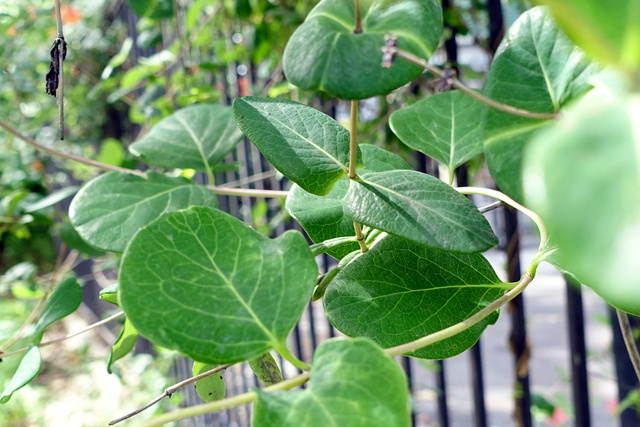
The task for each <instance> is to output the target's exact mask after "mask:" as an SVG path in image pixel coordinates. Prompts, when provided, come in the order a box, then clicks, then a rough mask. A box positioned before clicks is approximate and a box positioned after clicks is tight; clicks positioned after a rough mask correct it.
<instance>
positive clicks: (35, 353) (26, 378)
mask: <svg viewBox="0 0 640 427" xmlns="http://www.w3.org/2000/svg"><path fill="white" fill-rule="evenodd" d="M41 365H42V357H41V356H40V350H39V349H38V347H35V346H31V348H29V350H27V353H26V354H25V355H24V357H23V358H22V360H21V361H20V365H19V366H18V370H17V371H16V372H15V374H13V378H11V381H9V384H8V385H7V386H6V387H5V389H4V391H3V392H2V394H0V404H4V403H7V402H8V401H9V399H11V396H12V395H13V393H14V392H15V391H17V390H19V389H21V388H22V387H24V386H26V385H27V384H29V383H30V382H31V381H32V380H33V379H34V378H35V377H36V375H38V372H40V366H41Z"/></svg>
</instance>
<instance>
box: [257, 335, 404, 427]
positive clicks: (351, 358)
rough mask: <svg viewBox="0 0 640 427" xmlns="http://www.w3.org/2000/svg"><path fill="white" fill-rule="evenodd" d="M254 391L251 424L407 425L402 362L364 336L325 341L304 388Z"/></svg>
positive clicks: (310, 426) (313, 426) (304, 426)
mask: <svg viewBox="0 0 640 427" xmlns="http://www.w3.org/2000/svg"><path fill="white" fill-rule="evenodd" d="M256 391H257V392H258V402H257V403H256V406H255V414H254V416H253V424H252V425H253V426H254V427H273V426H278V427H318V426H327V427H362V426H367V427H390V426H393V427H404V426H407V427H408V426H410V425H411V417H410V412H409V392H408V387H407V379H406V376H405V375H404V372H403V371H402V368H400V366H399V365H398V364H397V363H396V362H395V361H394V360H393V359H392V358H391V357H389V356H387V355H386V354H385V353H384V352H383V351H382V350H381V349H380V347H378V346H377V345H375V344H374V343H372V342H371V341H369V340H367V339H362V338H361V339H352V340H346V339H333V340H329V341H325V342H324V343H322V344H321V345H320V347H318V349H317V350H316V352H315V354H314V356H313V365H312V367H311V380H310V381H309V387H307V389H305V390H299V391H294V392H291V391H289V392H275V393H267V392H264V391H260V390H259V389H258V390H256Z"/></svg>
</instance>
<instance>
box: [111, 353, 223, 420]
mask: <svg viewBox="0 0 640 427" xmlns="http://www.w3.org/2000/svg"><path fill="white" fill-rule="evenodd" d="M231 366H233V365H232V364H230V365H220V366H218V367H216V368H213V369H210V370H208V371H207V372H203V373H201V374H199V375H196V376H193V377H191V378H187V379H186V380H183V381H180V382H179V383H176V384H174V385H172V386H171V387H167V388H166V389H165V390H164V393H162V394H161V395H159V396H158V397H156V398H155V399H153V400H152V401H150V402H149V403H147V404H146V405H144V406H142V407H140V408H138V409H136V410H135V411H133V412H130V413H128V414H127V415H124V416H122V417H120V418H116V419H115V420H113V421H110V422H109V425H110V426H112V425H115V424H118V423H119V422H121V421H124V420H127V419H129V418H131V417H133V416H135V415H138V414H139V413H140V412H142V411H144V410H146V409H149V408H150V407H152V406H153V405H155V404H156V403H158V402H160V401H161V400H162V399H164V398H165V397H171V395H172V394H173V393H175V392H176V391H178V390H180V389H181V388H182V387H185V386H187V385H189V384H192V383H194V382H196V381H199V380H201V379H203V378H206V377H208V376H210V375H213V374H215V373H218V372H220V371H224V370H225V369H227V368H230V367H231Z"/></svg>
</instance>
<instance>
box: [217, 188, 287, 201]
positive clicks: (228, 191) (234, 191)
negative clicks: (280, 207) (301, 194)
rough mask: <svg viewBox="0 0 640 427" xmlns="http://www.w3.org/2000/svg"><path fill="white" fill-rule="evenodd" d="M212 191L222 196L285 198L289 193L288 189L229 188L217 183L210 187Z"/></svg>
mask: <svg viewBox="0 0 640 427" xmlns="http://www.w3.org/2000/svg"><path fill="white" fill-rule="evenodd" d="M208 188H209V189H210V190H211V191H213V192H214V193H216V194H220V195H221V196H245V197H264V198H281V199H284V198H286V197H287V196H288V195H289V192H288V191H280V190H253V189H251V188H227V187H220V186H215V185H210V186H209V187H208Z"/></svg>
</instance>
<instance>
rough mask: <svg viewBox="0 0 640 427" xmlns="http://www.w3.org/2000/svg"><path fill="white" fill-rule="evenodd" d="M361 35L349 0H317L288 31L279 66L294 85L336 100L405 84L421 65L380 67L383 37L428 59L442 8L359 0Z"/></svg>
mask: <svg viewBox="0 0 640 427" xmlns="http://www.w3.org/2000/svg"><path fill="white" fill-rule="evenodd" d="M360 5H361V17H362V33H360V34H354V29H355V8H354V2H353V1H337V0H323V1H321V2H320V3H319V4H318V5H317V6H316V7H315V8H314V9H313V10H312V11H311V12H310V13H309V15H308V16H307V19H306V20H305V22H304V23H303V24H302V25H301V26H300V27H299V28H298V29H297V30H296V31H295V32H294V33H293V35H292V36H291V38H290V39H289V42H288V43H287V47H286V48H285V51H284V57H283V68H284V73H285V75H286V76H287V79H288V80H289V81H290V82H291V83H293V84H294V85H296V86H298V87H300V88H302V89H309V90H322V91H324V92H327V93H328V94H330V95H332V96H335V97H337V98H343V99H364V98H369V97H372V96H375V95H383V94H386V93H388V92H390V91H392V90H393V89H396V88H398V87H400V86H402V85H403V84H405V83H408V82H410V81H411V80H413V79H415V78H416V77H418V76H419V75H420V73H421V72H422V69H421V68H420V67H418V66H416V65H413V64H411V63H409V62H407V61H402V60H396V61H395V62H394V63H393V65H392V67H391V68H383V67H382V66H381V62H382V53H381V51H380V49H381V48H382V47H383V46H384V44H385V41H384V37H385V35H387V34H394V35H396V36H398V46H399V47H400V48H401V49H405V50H407V51H409V52H412V53H414V54H416V55H418V56H420V57H422V58H425V59H427V58H429V56H431V54H432V53H433V51H434V50H435V48H436V47H437V46H438V42H439V41H440V35H441V33H442V10H441V8H440V2H438V1H437V0H387V1H374V0H361V1H360Z"/></svg>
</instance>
